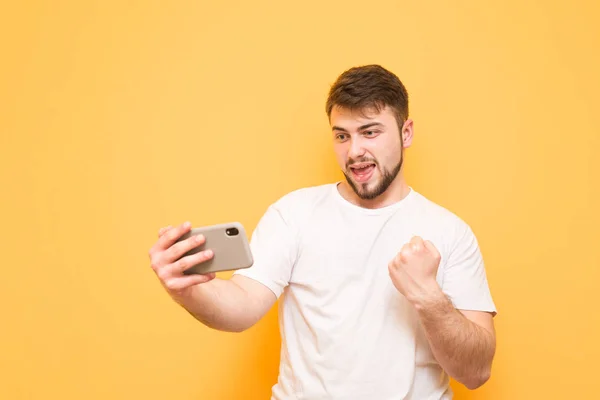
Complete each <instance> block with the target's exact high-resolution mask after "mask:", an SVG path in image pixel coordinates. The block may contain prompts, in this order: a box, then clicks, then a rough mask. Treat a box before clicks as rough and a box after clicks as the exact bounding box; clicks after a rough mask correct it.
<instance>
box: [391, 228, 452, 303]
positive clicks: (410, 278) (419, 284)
mask: <svg viewBox="0 0 600 400" xmlns="http://www.w3.org/2000/svg"><path fill="white" fill-rule="evenodd" d="M440 259H441V256H440V253H439V252H438V251H437V249H436V248H435V246H434V245H433V243H431V242H430V241H428V240H425V241H424V240H423V239H421V238H420V237H418V236H415V237H413V238H412V239H411V240H410V242H409V243H407V244H405V245H404V246H402V249H401V250H400V252H399V253H398V254H397V255H396V257H394V259H393V260H392V261H390V263H389V265H388V270H389V273H390V278H391V279H392V282H393V283H394V286H395V287H396V289H398V291H399V292H400V293H402V294H403V295H404V297H406V298H407V299H408V300H409V301H410V302H411V303H413V304H414V305H416V306H419V305H422V304H423V303H425V302H427V300H428V299H430V298H431V297H433V296H437V295H439V294H440V292H441V289H440V287H439V285H438V283H437V281H436V276H437V271H438V267H439V265H440Z"/></svg>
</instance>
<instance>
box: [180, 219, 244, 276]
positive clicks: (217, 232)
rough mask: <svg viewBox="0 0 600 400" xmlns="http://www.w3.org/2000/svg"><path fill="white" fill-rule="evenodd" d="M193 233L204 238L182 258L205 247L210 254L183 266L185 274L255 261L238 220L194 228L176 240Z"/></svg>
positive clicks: (233, 268)
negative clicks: (207, 257) (194, 262)
mask: <svg viewBox="0 0 600 400" xmlns="http://www.w3.org/2000/svg"><path fill="white" fill-rule="evenodd" d="M194 236H201V237H204V241H203V242H202V243H200V244H199V245H198V246H196V247H194V248H192V249H190V250H189V251H187V252H186V253H185V254H183V255H182V259H183V258H184V257H192V256H194V255H196V254H201V253H202V252H204V251H210V252H211V253H212V257H211V258H210V259H207V260H202V261H200V262H198V263H197V264H195V265H191V266H190V267H189V268H186V269H185V270H184V271H183V273H184V274H185V275H192V274H208V273H214V272H220V271H232V270H237V269H243V268H249V267H251V266H252V264H253V262H254V260H253V258H252V252H251V251H250V245H249V243H248V238H247V236H246V231H245V229H244V227H243V225H242V224H240V223H239V222H229V223H225V224H218V225H211V226H203V227H199V228H194V229H192V230H191V231H190V232H188V233H186V234H184V235H183V236H181V238H180V239H179V240H178V242H184V241H186V240H188V239H189V238H191V237H194Z"/></svg>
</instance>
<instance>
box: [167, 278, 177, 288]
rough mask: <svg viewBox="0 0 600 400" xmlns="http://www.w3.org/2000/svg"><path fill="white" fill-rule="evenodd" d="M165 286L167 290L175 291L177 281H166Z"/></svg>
mask: <svg viewBox="0 0 600 400" xmlns="http://www.w3.org/2000/svg"><path fill="white" fill-rule="evenodd" d="M165 286H166V287H167V288H168V289H171V290H172V289H176V288H177V281H176V280H175V279H169V280H167V281H165Z"/></svg>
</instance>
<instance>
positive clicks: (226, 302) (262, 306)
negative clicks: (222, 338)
mask: <svg viewBox="0 0 600 400" xmlns="http://www.w3.org/2000/svg"><path fill="white" fill-rule="evenodd" d="M174 300H175V301H176V302H177V303H178V304H180V305H181V306H182V307H183V308H184V309H185V310H187V311H188V312H189V313H190V314H191V315H192V316H193V317H194V318H196V319H197V320H198V321H200V322H202V323H203V324H204V325H206V326H208V327H209V328H213V329H217V330H221V331H226V332H241V331H244V330H246V329H248V328H250V327H252V326H253V325H254V324H256V323H257V322H258V321H259V320H260V319H261V318H262V317H263V316H264V315H265V314H266V313H267V311H269V309H270V308H271V307H272V306H273V305H274V304H275V301H276V297H275V294H274V293H273V292H272V291H271V290H270V289H268V288H267V287H266V286H264V285H263V284H261V283H259V282H256V281H254V280H253V279H251V278H247V277H245V276H241V275H234V276H232V277H231V279H213V280H211V281H210V282H207V283H204V284H201V285H196V286H194V287H193V288H192V290H191V292H190V294H189V295H187V296H185V297H181V298H179V297H177V296H174Z"/></svg>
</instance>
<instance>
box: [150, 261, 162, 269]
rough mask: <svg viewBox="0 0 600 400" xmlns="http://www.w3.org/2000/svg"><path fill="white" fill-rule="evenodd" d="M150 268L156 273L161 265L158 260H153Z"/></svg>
mask: <svg viewBox="0 0 600 400" xmlns="http://www.w3.org/2000/svg"><path fill="white" fill-rule="evenodd" d="M150 267H151V268H152V269H153V270H155V271H157V270H158V269H160V264H159V263H158V260H157V259H156V258H152V259H151V260H150Z"/></svg>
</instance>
